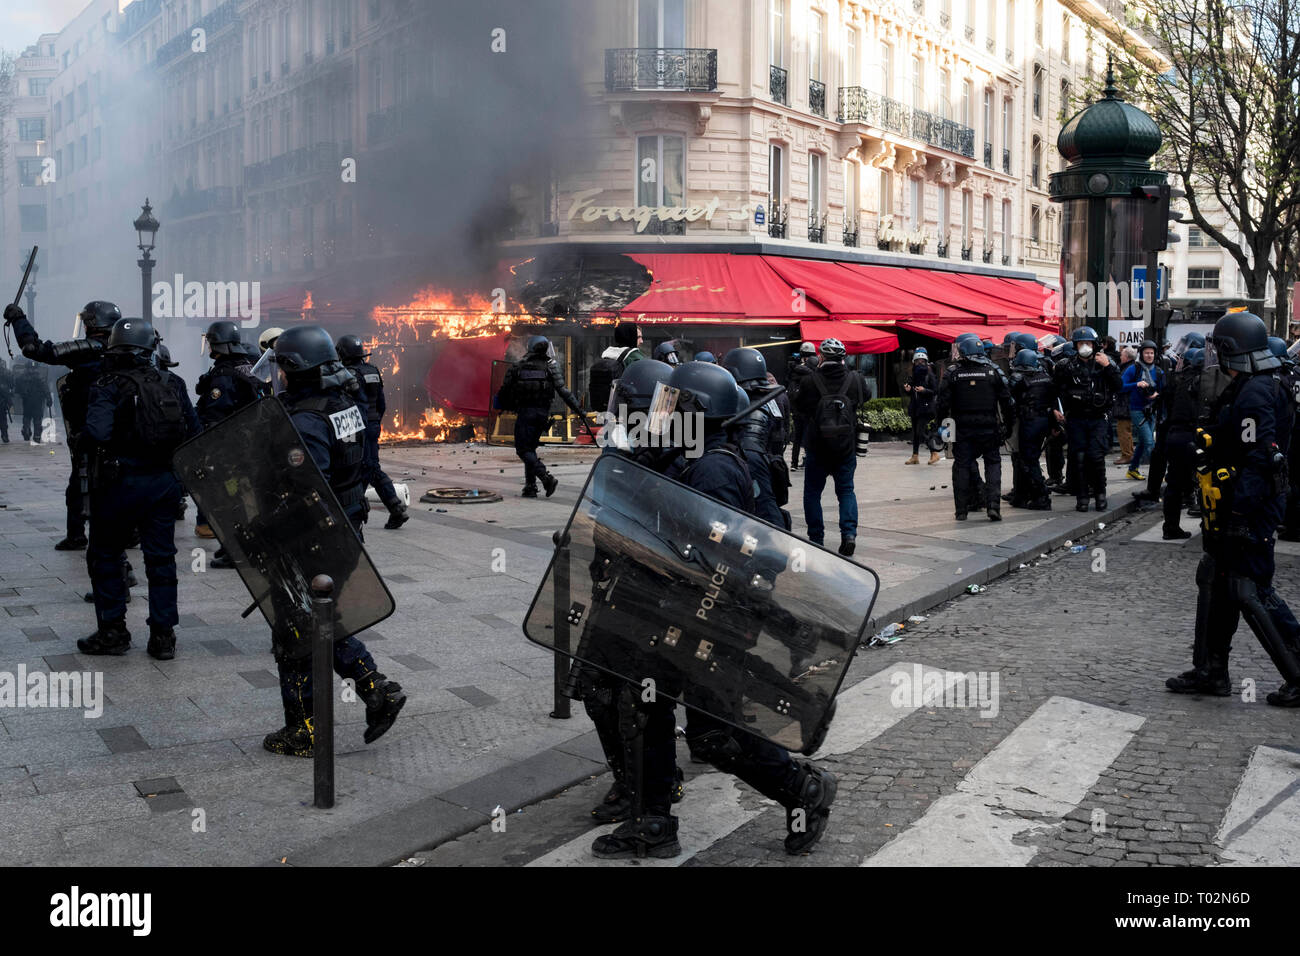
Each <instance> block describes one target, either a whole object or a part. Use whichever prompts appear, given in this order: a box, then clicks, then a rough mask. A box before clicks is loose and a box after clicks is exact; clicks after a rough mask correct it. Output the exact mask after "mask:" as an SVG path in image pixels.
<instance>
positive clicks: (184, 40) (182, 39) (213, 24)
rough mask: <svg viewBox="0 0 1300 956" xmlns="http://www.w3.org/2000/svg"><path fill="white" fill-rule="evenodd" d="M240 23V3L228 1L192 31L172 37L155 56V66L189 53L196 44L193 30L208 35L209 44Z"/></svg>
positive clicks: (233, 0)
mask: <svg viewBox="0 0 1300 956" xmlns="http://www.w3.org/2000/svg"><path fill="white" fill-rule="evenodd" d="M238 22H239V3H238V2H237V0H226V2H225V3H223V4H222V5H221V6H219V7H217V8H216V9H215V10H213V11H212V12H211V13H209V14H208V15H207V16H206V17H204V18H203V19H202V20H200V21H199V22H198V23H196V24H194V25H193V27H191V28H190V30H182V31H181V32H180V33H178V34H176V36H174V37H172V38H171V39H170V40H168V41H167V42H166V43H164V44H163V45H162V46H160V47H159V48H158V52H157V53H155V54H154V66H155V67H162V66H166V65H167V64H168V63H170V62H171V61H172V60H174V59H176V58H177V57H178V56H180V55H181V54H183V53H186V52H188V51H189V49H190V47H191V44H192V43H193V42H194V41H193V38H192V36H191V30H194V29H201V30H203V31H204V33H205V34H206V39H207V42H208V43H211V42H212V41H213V40H214V39H215V38H216V34H217V33H218V32H219V31H221V30H223V29H225V28H226V27H228V26H230V25H231V24H232V23H238Z"/></svg>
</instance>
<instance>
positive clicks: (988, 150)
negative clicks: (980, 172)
mask: <svg viewBox="0 0 1300 956" xmlns="http://www.w3.org/2000/svg"><path fill="white" fill-rule="evenodd" d="M984 165H985V166H987V167H988V168H989V169H992V168H993V144H992V143H985V144H984Z"/></svg>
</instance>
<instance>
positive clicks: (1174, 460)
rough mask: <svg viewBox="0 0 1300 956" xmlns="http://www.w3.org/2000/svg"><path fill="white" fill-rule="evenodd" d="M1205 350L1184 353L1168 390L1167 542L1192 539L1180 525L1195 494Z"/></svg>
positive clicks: (1165, 519)
mask: <svg viewBox="0 0 1300 956" xmlns="http://www.w3.org/2000/svg"><path fill="white" fill-rule="evenodd" d="M1204 365H1205V350H1204V349H1200V348H1196V347H1192V348H1189V349H1187V350H1186V351H1185V352H1183V353H1182V357H1181V358H1180V360H1179V366H1178V368H1177V369H1175V371H1174V373H1173V375H1172V377H1171V381H1172V385H1171V386H1166V388H1167V389H1168V390H1169V396H1168V399H1167V401H1166V407H1167V409H1168V414H1167V416H1166V419H1165V422H1166V423H1165V457H1166V468H1167V470H1168V472H1169V487H1168V488H1166V489H1165V502H1164V528H1163V532H1162V533H1163V536H1164V539H1165V540H1166V541H1177V540H1180V539H1182V538H1190V537H1191V536H1192V533H1191V532H1190V531H1184V530H1183V529H1182V527H1181V525H1180V524H1179V519H1180V517H1181V514H1182V507H1183V501H1184V499H1185V498H1187V497H1188V496H1189V495H1190V494H1191V493H1192V490H1193V489H1192V481H1193V466H1194V457H1193V456H1194V454H1195V441H1196V428H1197V426H1198V425H1200V424H1202V422H1203V419H1204V417H1205V412H1206V409H1205V405H1204V403H1203V402H1202V401H1201V369H1202V368H1203V367H1204Z"/></svg>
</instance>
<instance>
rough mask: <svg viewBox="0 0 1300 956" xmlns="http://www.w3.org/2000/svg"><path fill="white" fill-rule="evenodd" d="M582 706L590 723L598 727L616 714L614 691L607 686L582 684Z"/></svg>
mask: <svg viewBox="0 0 1300 956" xmlns="http://www.w3.org/2000/svg"><path fill="white" fill-rule="evenodd" d="M580 693H581V695H582V697H581V700H582V706H583V709H584V710H586V712H587V716H588V717H590V718H591V722H592V723H594V724H597V725H599V724H600V722H601V721H602V720H609V719H610V718H611V717H614V716H616V715H617V713H618V706H617V704H616V702H615V700H614V690H613V688H611V687H610V686H609V685H608V684H596V683H584V684H583V685H582V687H581V690H580Z"/></svg>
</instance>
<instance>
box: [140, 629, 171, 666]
mask: <svg viewBox="0 0 1300 956" xmlns="http://www.w3.org/2000/svg"><path fill="white" fill-rule="evenodd" d="M145 651H146V653H148V655H149V656H150V657H152V658H153V659H154V660H156V661H169V660H171V659H172V658H174V657H175V656H176V632H175V631H173V630H172V629H171V628H170V627H160V628H157V629H155V628H153V627H150V628H149V645H148V646H147V647H146V648H145Z"/></svg>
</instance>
